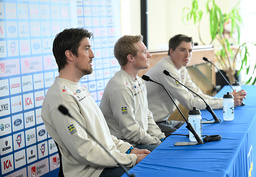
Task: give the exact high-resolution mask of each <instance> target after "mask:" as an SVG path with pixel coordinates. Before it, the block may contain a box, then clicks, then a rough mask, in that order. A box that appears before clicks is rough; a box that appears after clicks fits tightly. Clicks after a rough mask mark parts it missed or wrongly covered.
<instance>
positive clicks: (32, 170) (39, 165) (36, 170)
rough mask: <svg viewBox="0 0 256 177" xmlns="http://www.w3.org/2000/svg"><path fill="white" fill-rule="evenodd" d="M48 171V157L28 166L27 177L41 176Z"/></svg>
mask: <svg viewBox="0 0 256 177" xmlns="http://www.w3.org/2000/svg"><path fill="white" fill-rule="evenodd" d="M48 172H49V162H48V158H46V159H43V160H41V161H39V162H36V163H34V164H32V165H30V166H28V176H29V177H35V176H42V175H44V174H46V173H48Z"/></svg>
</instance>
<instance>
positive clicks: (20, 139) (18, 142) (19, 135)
mask: <svg viewBox="0 0 256 177" xmlns="http://www.w3.org/2000/svg"><path fill="white" fill-rule="evenodd" d="M21 141H22V138H21V134H18V135H17V138H16V143H17V144H18V146H19V147H20V144H21Z"/></svg>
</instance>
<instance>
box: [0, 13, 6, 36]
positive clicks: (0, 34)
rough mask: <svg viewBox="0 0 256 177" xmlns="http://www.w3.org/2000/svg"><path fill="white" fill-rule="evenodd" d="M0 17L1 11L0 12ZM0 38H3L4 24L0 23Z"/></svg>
mask: <svg viewBox="0 0 256 177" xmlns="http://www.w3.org/2000/svg"><path fill="white" fill-rule="evenodd" d="M0 16H1V10H0ZM0 38H5V24H4V22H0Z"/></svg>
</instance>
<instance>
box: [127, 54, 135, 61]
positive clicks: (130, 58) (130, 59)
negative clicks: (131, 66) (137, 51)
mask: <svg viewBox="0 0 256 177" xmlns="http://www.w3.org/2000/svg"><path fill="white" fill-rule="evenodd" d="M127 60H128V61H129V62H133V60H134V56H132V54H129V55H127Z"/></svg>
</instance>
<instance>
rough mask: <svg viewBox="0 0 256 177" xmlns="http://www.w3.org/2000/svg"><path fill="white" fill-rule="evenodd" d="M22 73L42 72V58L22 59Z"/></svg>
mask: <svg viewBox="0 0 256 177" xmlns="http://www.w3.org/2000/svg"><path fill="white" fill-rule="evenodd" d="M21 68H22V69H21V71H22V73H31V72H38V71H42V70H43V67H42V58H41V57H31V58H23V59H21Z"/></svg>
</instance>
